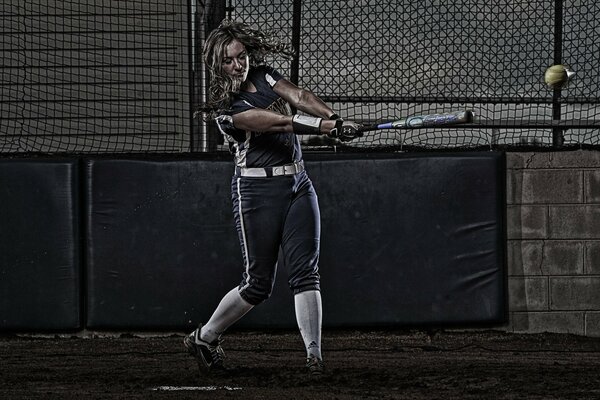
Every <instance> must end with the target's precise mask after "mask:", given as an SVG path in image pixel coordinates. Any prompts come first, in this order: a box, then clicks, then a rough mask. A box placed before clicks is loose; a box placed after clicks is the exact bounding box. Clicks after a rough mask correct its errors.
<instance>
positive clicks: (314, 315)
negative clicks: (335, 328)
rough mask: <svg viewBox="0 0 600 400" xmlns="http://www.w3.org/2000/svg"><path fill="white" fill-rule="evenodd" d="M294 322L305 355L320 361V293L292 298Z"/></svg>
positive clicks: (300, 294)
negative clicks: (300, 337) (298, 330)
mask: <svg viewBox="0 0 600 400" xmlns="http://www.w3.org/2000/svg"><path fill="white" fill-rule="evenodd" d="M294 305H295V308H296V321H297V322H298V327H299V328H300V334H301V335H302V340H304V346H305V347H306V355H307V356H308V357H310V356H317V357H318V358H319V359H321V321H322V314H323V310H322V305H321V292H319V291H318V290H309V291H306V292H301V293H298V294H297V295H295V296H294Z"/></svg>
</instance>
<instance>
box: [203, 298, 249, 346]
mask: <svg viewBox="0 0 600 400" xmlns="http://www.w3.org/2000/svg"><path fill="white" fill-rule="evenodd" d="M253 307H254V306H253V305H252V304H250V303H248V302H247V301H246V300H244V299H243V298H242V296H240V293H239V291H238V288H237V287H236V288H233V289H232V290H230V291H229V292H228V293H227V294H226V295H225V296H224V297H223V299H222V300H221V302H220V303H219V305H218V306H217V308H216V309H215V312H214V313H213V315H212V317H210V319H209V320H208V322H207V323H206V324H204V325H203V326H202V329H201V330H200V338H201V339H202V340H204V341H206V342H208V343H212V342H213V341H215V340H216V339H218V338H219V336H221V334H222V333H223V332H225V330H226V329H227V328H229V327H230V326H231V325H233V324H234V323H235V322H236V321H237V320H239V319H240V318H242V317H243V316H244V315H246V313H247V312H248V311H250V310H251V309H252V308H253Z"/></svg>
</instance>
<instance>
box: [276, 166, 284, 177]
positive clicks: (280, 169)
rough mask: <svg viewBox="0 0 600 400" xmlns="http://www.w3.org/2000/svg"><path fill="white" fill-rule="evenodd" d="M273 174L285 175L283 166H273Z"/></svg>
mask: <svg viewBox="0 0 600 400" xmlns="http://www.w3.org/2000/svg"><path fill="white" fill-rule="evenodd" d="M273 175H275V176H279V175H285V167H273Z"/></svg>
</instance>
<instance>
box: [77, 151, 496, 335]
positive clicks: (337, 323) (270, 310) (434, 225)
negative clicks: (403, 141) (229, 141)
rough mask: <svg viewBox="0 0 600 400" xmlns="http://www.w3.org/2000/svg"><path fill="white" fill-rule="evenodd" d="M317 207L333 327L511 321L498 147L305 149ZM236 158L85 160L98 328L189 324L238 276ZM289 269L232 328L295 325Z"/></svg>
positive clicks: (91, 294) (93, 316) (91, 311)
mask: <svg viewBox="0 0 600 400" xmlns="http://www.w3.org/2000/svg"><path fill="white" fill-rule="evenodd" d="M306 160H307V168H308V170H309V174H310V176H311V178H312V180H313V182H314V184H315V187H316V189H317V192H318V194H319V201H320V204H321V216H322V227H323V232H322V254H321V263H320V264H321V273H322V278H323V282H322V288H323V304H324V310H325V315H324V325H325V326H330V327H342V326H357V327H358V326H411V325H431V324H437V325H460V324H473V323H498V322H502V321H503V320H504V318H505V314H506V308H505V293H504V285H505V278H504V218H503V212H504V164H503V155H502V154H501V153H495V152H489V153H463V154H417V155H404V154H401V155H393V156H373V155H356V156H346V157H345V158H340V157H336V159H335V160H331V159H327V156H326V155H325V156H318V155H312V156H311V155H309V156H307V157H306ZM232 170H233V167H232V164H231V161H230V160H225V161H219V160H173V161H160V160H156V161H148V160H145V161H144V160H91V161H89V162H88V163H87V172H86V175H87V178H88V182H89V183H88V188H87V193H88V201H87V204H88V205H87V208H86V215H87V221H88V223H87V226H88V230H87V237H88V242H87V261H88V275H87V277H88V279H87V282H88V285H87V296H88V300H87V310H88V326H89V327H90V328H92V329H94V328H117V329H119V328H125V329H134V328H142V329H155V328H185V329H191V328H192V327H193V326H194V325H196V324H197V323H198V322H201V321H205V320H206V319H207V318H209V317H210V314H211V313H212V311H213V310H214V308H215V306H216V305H217V303H218V301H219V300H220V299H221V297H222V296H223V295H224V294H225V293H226V292H227V291H228V290H230V289H231V288H232V287H234V286H235V285H237V283H238V282H239V281H240V279H241V272H242V260H241V251H240V249H239V244H238V241H237V235H236V233H235V230H234V227H233V219H232V216H231V201H230V179H231V173H232ZM286 275H287V271H286V268H285V266H280V269H279V271H278V274H277V283H276V287H275V290H274V293H273V296H272V297H271V299H269V300H268V301H267V302H266V303H264V304H261V305H260V306H259V307H257V308H255V309H254V310H252V312H251V313H249V314H248V315H246V316H245V317H244V318H243V319H242V320H241V321H240V322H238V324H237V325H236V326H237V327H245V328H263V327H294V326H295V317H294V309H293V300H292V296H291V294H290V292H289V289H288V288H287V283H286Z"/></svg>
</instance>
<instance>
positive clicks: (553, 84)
mask: <svg viewBox="0 0 600 400" xmlns="http://www.w3.org/2000/svg"><path fill="white" fill-rule="evenodd" d="M573 74H574V72H573V71H571V70H570V69H569V68H568V67H566V66H564V65H562V64H558V65H552V66H551V67H548V69H547V70H546V72H545V73H544V82H546V85H548V87H550V88H552V89H560V88H562V87H564V86H565V85H566V84H567V83H568V82H569V80H570V79H571V76H573Z"/></svg>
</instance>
